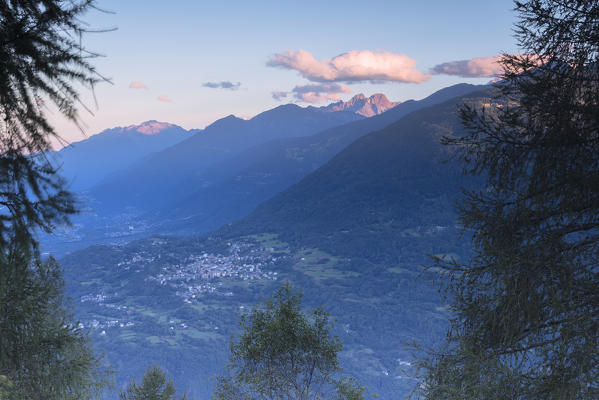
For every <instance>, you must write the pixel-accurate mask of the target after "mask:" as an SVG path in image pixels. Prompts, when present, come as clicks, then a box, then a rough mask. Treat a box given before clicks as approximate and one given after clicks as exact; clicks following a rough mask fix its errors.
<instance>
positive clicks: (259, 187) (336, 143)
mask: <svg viewBox="0 0 599 400" xmlns="http://www.w3.org/2000/svg"><path fill="white" fill-rule="evenodd" d="M481 88H482V87H480V86H474V85H467V84H460V85H456V86H452V87H449V88H445V89H442V90H440V91H438V92H436V93H434V94H432V95H431V96H429V97H427V98H425V99H423V100H420V101H407V102H405V103H402V104H400V105H399V106H396V107H395V108H393V109H391V110H389V111H387V112H385V113H383V114H381V115H377V116H374V117H371V118H367V119H364V120H360V121H356V122H352V123H348V124H345V125H341V126H338V127H334V128H331V129H328V130H325V131H323V132H320V133H318V134H315V135H312V136H309V137H301V138H293V139H281V140H276V141H270V142H267V143H265V144H262V145H259V146H255V147H252V148H250V149H248V150H246V151H244V152H242V153H240V154H239V155H238V156H236V157H235V158H234V159H231V160H227V161H226V162H223V163H218V164H216V165H214V166H212V167H209V168H207V169H206V170H205V171H204V172H203V173H201V174H197V175H195V176H194V177H193V178H192V179H189V180H188V181H187V182H185V184H184V185H183V187H184V188H186V189H187V190H189V188H197V189H196V190H195V191H194V192H193V193H191V194H190V195H187V196H184V192H183V193H177V192H176V191H175V193H172V195H173V198H174V199H175V201H173V202H172V203H170V205H169V207H163V208H162V209H161V210H159V211H157V212H154V213H153V214H152V215H150V216H148V218H150V219H152V220H154V221H156V222H157V223H158V221H166V222H162V223H160V226H161V229H162V231H163V232H176V233H187V234H189V233H201V232H206V231H208V230H211V229H216V228H218V227H219V226H220V225H222V224H224V223H227V222H230V221H233V220H234V219H236V218H240V217H242V216H244V215H247V214H249V213H250V212H251V211H252V210H253V209H254V208H255V207H256V206H257V205H258V204H259V203H261V202H262V201H265V200H267V199H269V198H270V197H272V196H274V195H276V194H277V193H279V192H280V191H282V190H284V189H285V188H287V187H289V186H291V185H292V184H294V183H296V182H298V181H299V180H300V179H301V178H303V177H304V176H306V175H307V174H309V173H310V172H312V171H314V170H316V169H317V168H318V167H320V166H321V165H323V164H324V163H326V162H327V161H328V160H330V159H331V158H332V157H333V156H334V155H335V154H337V153H338V152H339V151H341V150H342V149H344V148H345V147H346V146H348V145H349V144H350V143H352V142H353V141H355V140H356V139H357V138H359V137H360V136H363V135H365V134H367V133H370V132H373V131H376V130H379V129H382V128H384V127H385V126H387V125H389V124H390V123H391V122H395V121H397V120H399V119H401V118H402V117H404V116H405V115H407V114H409V113H411V112H413V111H415V110H418V109H421V108H424V107H427V106H430V105H433V104H438V103H441V102H443V101H446V100H447V99H448V98H452V97H455V96H461V95H463V94H466V93H470V92H473V91H476V90H480V89H481Z"/></svg>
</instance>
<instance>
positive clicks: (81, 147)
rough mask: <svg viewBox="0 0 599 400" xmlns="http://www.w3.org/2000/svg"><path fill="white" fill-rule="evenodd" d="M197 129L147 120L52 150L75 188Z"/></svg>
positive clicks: (175, 141)
mask: <svg viewBox="0 0 599 400" xmlns="http://www.w3.org/2000/svg"><path fill="white" fill-rule="evenodd" d="M195 132H197V131H187V130H185V129H183V128H181V127H180V126H177V125H173V124H169V123H166V122H158V121H146V122H143V123H141V124H139V125H129V126H126V127H116V128H112V129H107V130H104V131H102V132H100V133H98V134H96V135H93V136H90V137H89V138H87V139H85V140H82V141H79V142H75V143H72V144H70V145H68V146H66V147H64V148H63V149H61V150H60V151H57V152H53V153H52V155H51V157H52V158H53V159H54V161H55V163H56V164H57V165H60V166H61V174H62V175H63V176H64V177H65V178H66V179H67V181H68V182H69V183H70V184H71V186H70V187H71V189H72V190H81V189H87V188H89V187H90V186H93V185H94V184H96V183H98V181H100V180H101V179H102V178H104V177H105V176H107V175H108V174H110V173H113V172H114V171H117V170H119V169H122V168H125V167H128V166H129V165H131V164H133V163H134V162H135V161H137V160H139V159H140V158H142V157H145V156H147V155H148V154H150V153H153V152H156V151H160V150H163V149H165V148H167V147H170V146H172V145H174V144H176V143H179V142H180V141H182V140H184V139H186V138H188V137H190V136H192V134H193V133H195Z"/></svg>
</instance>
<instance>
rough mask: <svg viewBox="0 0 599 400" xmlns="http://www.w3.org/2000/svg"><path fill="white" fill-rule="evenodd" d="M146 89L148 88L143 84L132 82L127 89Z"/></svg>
mask: <svg viewBox="0 0 599 400" xmlns="http://www.w3.org/2000/svg"><path fill="white" fill-rule="evenodd" d="M147 88H148V87H147V86H146V84H145V83H143V82H138V81H133V82H131V83H130V84H129V89H147Z"/></svg>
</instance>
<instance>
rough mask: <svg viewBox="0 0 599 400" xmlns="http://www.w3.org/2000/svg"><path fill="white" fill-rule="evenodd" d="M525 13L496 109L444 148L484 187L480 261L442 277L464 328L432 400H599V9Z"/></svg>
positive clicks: (470, 111) (434, 377) (439, 369)
mask: <svg viewBox="0 0 599 400" xmlns="http://www.w3.org/2000/svg"><path fill="white" fill-rule="evenodd" d="M515 11H516V12H517V14H518V16H519V20H518V22H517V23H516V30H515V32H516V37H517V39H518V42H519V45H520V48H521V53H520V54H505V55H503V57H502V58H501V61H500V63H501V65H502V66H503V70H504V72H503V76H502V77H501V80H500V81H499V82H498V83H497V84H496V85H495V87H496V90H497V99H496V101H495V102H494V103H493V104H491V105H487V106H482V105H476V104H470V105H465V106H464V107H463V108H462V110H461V117H462V121H463V123H464V126H465V127H466V129H467V134H466V135H465V136H463V137H454V138H446V140H445V142H446V144H448V145H451V146H456V148H457V149H458V153H459V155H460V156H461V157H462V158H463V159H464V160H465V161H466V172H468V173H471V174H475V175H482V176H483V177H484V178H485V179H486V185H485V187H484V188H483V189H482V190H478V191H471V192H467V193H466V194H465V198H464V199H463V200H462V202H461V204H460V212H461V223H462V224H463V226H464V227H465V229H466V230H467V232H470V233H472V237H473V244H474V255H473V257H472V258H471V259H470V261H469V262H467V263H464V264H458V263H450V264H447V263H445V264H444V265H443V266H444V267H445V268H446V269H447V270H448V271H449V272H450V276H451V283H450V284H449V287H448V290H447V292H446V294H447V298H448V300H449V301H450V303H451V304H452V310H453V317H452V319H451V328H450V330H449V331H448V334H447V347H446V348H444V349H443V351H440V352H436V353H432V354H430V357H429V358H428V359H426V360H424V361H423V363H422V366H423V367H424V371H425V375H424V383H423V384H422V385H421V387H420V389H421V391H420V394H422V396H423V398H425V399H431V400H432V399H447V400H449V399H508V398H509V399H596V398H598V397H599V3H598V2H597V1H596V0H572V1H565V0H529V1H516V2H515ZM440 263H441V264H443V262H442V261H440Z"/></svg>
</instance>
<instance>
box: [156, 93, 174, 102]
mask: <svg viewBox="0 0 599 400" xmlns="http://www.w3.org/2000/svg"><path fill="white" fill-rule="evenodd" d="M158 101H163V102H165V103H172V102H173V100H171V99H170V98H169V97H168V96H166V95H164V94H163V95H160V96H158Z"/></svg>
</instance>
